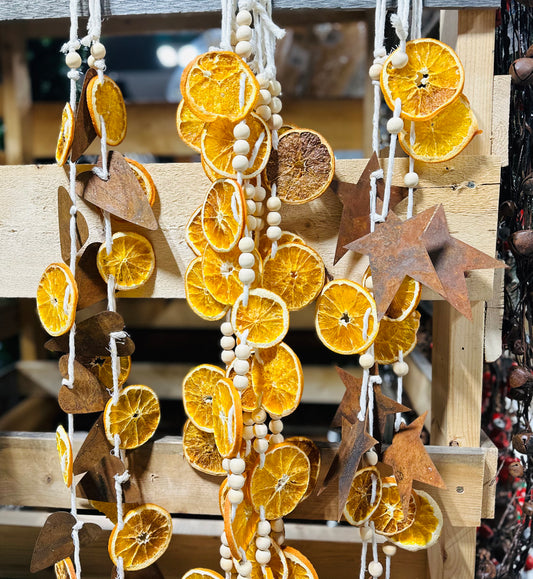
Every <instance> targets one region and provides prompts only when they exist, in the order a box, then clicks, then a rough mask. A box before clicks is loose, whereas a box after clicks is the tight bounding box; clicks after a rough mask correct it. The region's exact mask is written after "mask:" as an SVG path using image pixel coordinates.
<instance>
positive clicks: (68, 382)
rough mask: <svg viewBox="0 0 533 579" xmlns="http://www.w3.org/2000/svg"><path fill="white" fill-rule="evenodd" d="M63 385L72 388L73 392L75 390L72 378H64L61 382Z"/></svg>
mask: <svg viewBox="0 0 533 579" xmlns="http://www.w3.org/2000/svg"><path fill="white" fill-rule="evenodd" d="M61 385H62V386H66V387H67V388H70V390H72V388H74V381H73V380H72V378H63V380H61Z"/></svg>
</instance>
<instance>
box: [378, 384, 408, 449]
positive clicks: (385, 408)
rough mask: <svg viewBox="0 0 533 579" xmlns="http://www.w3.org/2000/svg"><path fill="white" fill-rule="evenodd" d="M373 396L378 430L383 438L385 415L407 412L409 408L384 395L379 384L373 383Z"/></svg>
mask: <svg viewBox="0 0 533 579" xmlns="http://www.w3.org/2000/svg"><path fill="white" fill-rule="evenodd" d="M374 396H375V405H376V410H377V415H378V424H379V432H380V434H381V438H383V434H384V432H385V425H386V423H387V416H390V415H392V414H398V413H399V412H409V411H410V410H411V408H409V407H407V406H404V405H403V404H400V403H399V402H396V400H393V399H392V398H389V397H388V396H385V394H383V392H382V391H381V386H380V385H379V384H375V385H374Z"/></svg>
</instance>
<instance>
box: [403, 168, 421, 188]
mask: <svg viewBox="0 0 533 579" xmlns="http://www.w3.org/2000/svg"><path fill="white" fill-rule="evenodd" d="M418 181H419V178H418V173H415V172H414V171H411V172H409V173H406V174H405V176H404V178H403V184H404V185H405V186H406V187H417V186H418Z"/></svg>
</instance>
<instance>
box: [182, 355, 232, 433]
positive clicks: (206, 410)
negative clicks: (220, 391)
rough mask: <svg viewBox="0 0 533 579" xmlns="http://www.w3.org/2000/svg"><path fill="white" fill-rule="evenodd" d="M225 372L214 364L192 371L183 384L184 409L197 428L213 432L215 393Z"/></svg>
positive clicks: (201, 366) (197, 367)
mask: <svg viewBox="0 0 533 579" xmlns="http://www.w3.org/2000/svg"><path fill="white" fill-rule="evenodd" d="M224 377H225V372H224V370H222V368H219V367H218V366H213V365H212V364H201V365H200V366H196V367H195V368H193V369H192V370H190V371H189V372H188V373H187V375H186V376H185V378H184V379H183V382H182V388H181V392H182V398H183V408H184V410H185V412H186V414H187V416H188V417H189V418H190V419H191V420H192V422H193V423H194V424H195V426H196V427H197V428H199V429H200V430H204V431H205V432H213V392H214V390H215V386H216V385H217V382H218V381H219V380H220V378H224Z"/></svg>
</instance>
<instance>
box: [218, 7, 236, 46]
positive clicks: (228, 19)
mask: <svg viewBox="0 0 533 579" xmlns="http://www.w3.org/2000/svg"><path fill="white" fill-rule="evenodd" d="M221 4H222V23H221V25H220V48H221V49H222V50H231V31H232V28H233V16H234V10H233V0H221Z"/></svg>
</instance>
